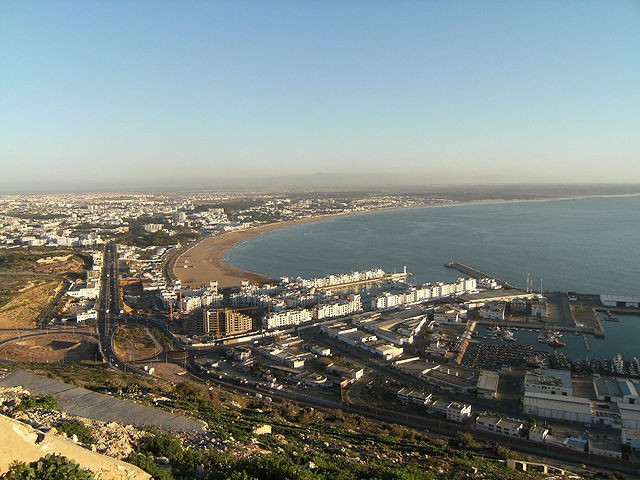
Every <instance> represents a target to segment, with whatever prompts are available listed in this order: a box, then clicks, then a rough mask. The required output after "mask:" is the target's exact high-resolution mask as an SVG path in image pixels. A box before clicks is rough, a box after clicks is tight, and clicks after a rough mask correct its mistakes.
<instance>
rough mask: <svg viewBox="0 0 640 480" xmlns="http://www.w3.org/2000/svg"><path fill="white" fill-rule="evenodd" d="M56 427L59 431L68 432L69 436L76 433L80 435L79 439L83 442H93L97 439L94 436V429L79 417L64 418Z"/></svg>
mask: <svg viewBox="0 0 640 480" xmlns="http://www.w3.org/2000/svg"><path fill="white" fill-rule="evenodd" d="M55 427H56V429H57V430H58V431H59V432H62V433H64V434H66V435H67V437H72V436H73V435H75V436H76V437H78V441H80V442H82V443H86V444H92V443H95V441H96V439H95V438H94V436H93V431H92V430H91V429H90V428H89V427H87V426H86V425H85V424H84V423H82V422H81V421H80V420H78V419H77V418H71V419H69V420H62V421H61V422H58V423H57V424H56V425H55Z"/></svg>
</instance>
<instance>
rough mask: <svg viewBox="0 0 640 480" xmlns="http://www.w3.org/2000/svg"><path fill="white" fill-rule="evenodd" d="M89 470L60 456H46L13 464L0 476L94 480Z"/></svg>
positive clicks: (9, 478)
mask: <svg viewBox="0 0 640 480" xmlns="http://www.w3.org/2000/svg"><path fill="white" fill-rule="evenodd" d="M95 478H96V477H95V476H94V475H93V473H91V472H90V471H89V470H83V469H82V468H81V467H80V465H78V464H77V463H76V462H74V461H73V460H70V459H68V458H67V457H63V456H62V455H56V454H48V455H46V456H44V457H42V458H41V459H39V460H36V461H33V462H31V463H25V462H14V463H12V464H11V466H10V467H9V470H8V471H7V472H6V473H4V474H2V475H0V479H3V480H4V479H6V480H71V479H73V480H94V479H95Z"/></svg>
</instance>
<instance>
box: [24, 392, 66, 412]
mask: <svg viewBox="0 0 640 480" xmlns="http://www.w3.org/2000/svg"><path fill="white" fill-rule="evenodd" d="M35 408H46V409H47V410H60V406H59V405H58V401H57V400H56V399H55V397H54V396H53V395H45V396H44V397H34V396H31V395H29V396H27V397H24V398H22V399H21V400H20V405H18V410H23V411H24V410H33V409H35Z"/></svg>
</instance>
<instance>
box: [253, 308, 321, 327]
mask: <svg viewBox="0 0 640 480" xmlns="http://www.w3.org/2000/svg"><path fill="white" fill-rule="evenodd" d="M311 319H312V317H311V312H310V311H309V310H306V309H303V310H283V311H280V312H273V313H269V314H267V315H265V316H264V317H263V318H262V324H263V325H264V328H266V329H267V330H269V329H272V328H278V327H285V326H287V325H299V324H301V323H304V322H309V321H311Z"/></svg>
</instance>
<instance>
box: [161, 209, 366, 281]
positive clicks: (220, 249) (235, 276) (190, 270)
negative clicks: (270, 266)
mask: <svg viewBox="0 0 640 480" xmlns="http://www.w3.org/2000/svg"><path fill="white" fill-rule="evenodd" d="M363 213H366V212H363ZM347 215H349V214H345V215H318V216H315V217H309V218H302V219H298V220H291V221H285V222H277V223H269V224H267V225H260V226H257V227H252V228H246V229H244V230H235V231H231V232H228V233H223V234H222V235H216V236H212V237H205V238H203V239H201V240H199V241H198V242H196V243H195V244H194V245H193V246H192V247H191V248H189V249H188V250H187V251H186V252H184V253H183V254H182V255H180V256H179V257H178V258H177V259H176V261H175V264H174V266H173V274H174V275H175V277H176V278H177V279H178V280H180V282H181V283H182V284H183V285H185V286H187V285H188V286H190V287H192V288H195V287H199V286H200V285H204V284H207V283H209V282H211V281H217V282H218V286H219V287H220V288H227V287H235V286H239V285H240V284H241V283H242V282H243V281H250V282H258V283H267V282H269V281H270V280H271V279H270V278H269V277H267V276H265V275H262V274H260V273H256V272H250V271H247V270H243V269H241V268H238V267H236V266H234V265H231V264H230V263H228V262H227V261H226V260H225V254H226V253H227V252H228V251H229V250H231V249H232V248H233V247H234V246H235V245H237V244H239V243H241V242H244V241H246V240H248V239H250V238H252V237H255V236H256V235H259V234H261V233H265V232H269V231H271V230H276V229H278V228H283V227H288V226H290V225H299V224H305V223H313V222H320V221H322V220H328V219H330V218H333V217H342V216H347Z"/></svg>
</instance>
